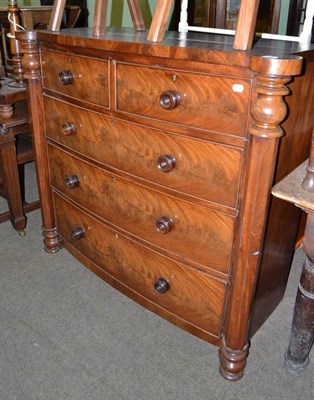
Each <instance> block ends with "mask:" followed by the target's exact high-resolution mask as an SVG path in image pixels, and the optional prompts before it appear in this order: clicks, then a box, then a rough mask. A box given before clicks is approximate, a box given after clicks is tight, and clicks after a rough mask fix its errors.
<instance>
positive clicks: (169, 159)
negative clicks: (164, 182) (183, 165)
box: [157, 154, 176, 172]
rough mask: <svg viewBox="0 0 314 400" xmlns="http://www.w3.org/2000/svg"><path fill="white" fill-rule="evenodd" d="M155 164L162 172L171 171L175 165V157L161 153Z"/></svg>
mask: <svg viewBox="0 0 314 400" xmlns="http://www.w3.org/2000/svg"><path fill="white" fill-rule="evenodd" d="M157 166H158V168H159V169H160V171H162V172H171V171H172V170H173V168H174V167H175V166H176V159H175V158H174V157H173V156H170V155H166V154H164V155H162V156H160V157H159V158H158V160H157Z"/></svg>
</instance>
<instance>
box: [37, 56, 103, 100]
mask: <svg viewBox="0 0 314 400" xmlns="http://www.w3.org/2000/svg"><path fill="white" fill-rule="evenodd" d="M41 58H42V77H43V87H44V88H46V89H51V90H53V91H55V92H58V93H61V94H65V95H67V96H70V97H74V98H77V99H80V100H84V101H86V102H89V103H93V104H97V105H100V106H103V107H109V61H106V60H100V59H97V58H87V57H83V56H78V55H72V54H65V53H61V52H58V51H52V50H42V51H41Z"/></svg>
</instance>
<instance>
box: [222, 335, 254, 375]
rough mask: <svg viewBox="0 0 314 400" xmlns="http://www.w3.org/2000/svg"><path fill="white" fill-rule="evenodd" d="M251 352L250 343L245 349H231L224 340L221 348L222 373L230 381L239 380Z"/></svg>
mask: <svg viewBox="0 0 314 400" xmlns="http://www.w3.org/2000/svg"><path fill="white" fill-rule="evenodd" d="M248 354H249V344H247V345H246V346H245V347H244V348H243V350H231V349H228V348H227V347H226V344H225V342H224V341H223V343H222V347H221V349H220V350H219V358H220V368H219V372H220V375H221V376H222V377H223V378H225V379H227V380H229V381H238V380H239V379H241V378H242V377H243V374H244V369H245V366H246V359H247V357H248Z"/></svg>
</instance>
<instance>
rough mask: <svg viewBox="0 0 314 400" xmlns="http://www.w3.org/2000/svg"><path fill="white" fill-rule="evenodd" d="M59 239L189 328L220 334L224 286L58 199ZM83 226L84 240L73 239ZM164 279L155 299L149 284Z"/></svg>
mask: <svg viewBox="0 0 314 400" xmlns="http://www.w3.org/2000/svg"><path fill="white" fill-rule="evenodd" d="M54 201H55V206H56V210H57V213H56V214H57V224H58V231H59V232H60V234H61V235H62V236H63V237H64V238H65V239H66V240H67V241H68V242H69V243H71V244H72V245H73V246H75V247H76V248H77V249H79V250H80V251H81V252H82V253H83V254H85V255H86V256H87V257H89V258H90V259H91V260H92V261H94V262H95V263H96V264H97V265H99V266H100V267H101V268H103V269H104V270H105V271H107V272H108V273H109V274H111V275H112V276H114V277H116V278H118V279H119V280H120V281H121V282H124V284H125V285H127V286H128V287H130V288H131V289H133V290H135V291H136V292H138V293H140V294H141V295H142V296H144V297H146V298H148V299H149V300H151V301H153V302H154V303H156V304H157V305H159V306H160V307H162V308H165V309H166V310H169V311H171V312H172V313H174V314H179V315H180V316H181V317H182V318H183V319H185V320H186V321H188V322H189V323H190V324H194V325H197V326H199V327H200V328H201V329H204V330H206V331H208V332H211V333H212V334H214V335H217V336H218V335H219V333H220V327H221V319H222V315H223V304H224V296H225V290H226V285H225V283H223V282H222V281H218V280H215V279H212V278H210V277H209V276H206V275H205V274H202V273H200V272H197V271H195V270H193V269H190V268H188V267H184V266H183V265H181V264H179V263H175V262H173V261H171V260H170V259H168V258H165V257H162V256H160V255H158V254H157V253H155V252H152V251H150V250H148V249H147V248H146V247H144V246H140V245H138V244H136V242H134V241H132V240H130V239H129V238H127V237H126V236H124V235H121V234H120V233H118V232H116V231H114V230H112V229H109V228H108V227H106V225H104V224H102V223H100V222H99V221H97V220H96V219H94V218H92V217H90V216H88V215H87V214H86V213H84V212H82V211H81V210H80V209H79V208H76V207H74V206H73V205H70V203H68V202H67V201H65V200H64V199H62V198H61V197H60V196H57V195H55V196H54ZM77 226H82V227H83V228H84V230H85V236H84V238H82V239H80V240H77V241H75V240H73V239H72V229H73V228H74V227H77ZM160 277H164V278H165V279H167V280H168V281H169V283H170V290H169V291H168V292H167V293H165V294H163V295H160V294H158V293H157V292H156V291H155V290H154V282H155V281H156V280H157V279H159V278H160Z"/></svg>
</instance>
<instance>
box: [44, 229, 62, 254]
mask: <svg viewBox="0 0 314 400" xmlns="http://www.w3.org/2000/svg"><path fill="white" fill-rule="evenodd" d="M43 236H44V245H45V251H46V252H47V253H56V252H57V251H59V238H58V234H57V229H56V228H53V229H45V228H43Z"/></svg>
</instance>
